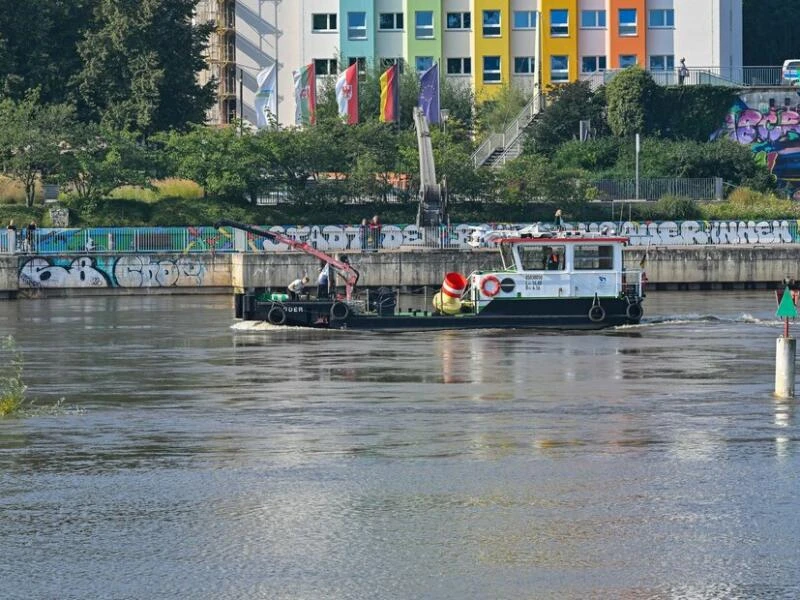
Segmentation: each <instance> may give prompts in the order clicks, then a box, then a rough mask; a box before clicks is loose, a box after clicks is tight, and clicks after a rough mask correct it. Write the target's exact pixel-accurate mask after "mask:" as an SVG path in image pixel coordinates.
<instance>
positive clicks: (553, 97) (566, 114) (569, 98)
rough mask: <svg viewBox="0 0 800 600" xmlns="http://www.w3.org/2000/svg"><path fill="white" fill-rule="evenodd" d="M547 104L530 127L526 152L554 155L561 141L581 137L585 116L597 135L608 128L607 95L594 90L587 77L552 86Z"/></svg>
mask: <svg viewBox="0 0 800 600" xmlns="http://www.w3.org/2000/svg"><path fill="white" fill-rule="evenodd" d="M546 104H547V107H546V109H545V110H544V111H543V112H542V114H541V115H540V116H539V117H538V118H537V119H536V120H535V121H534V122H533V125H532V126H531V128H530V129H529V130H528V137H527V139H526V141H525V151H526V152H539V153H542V154H546V155H548V156H550V155H552V154H553V153H554V152H555V151H556V149H557V148H558V147H559V146H560V145H561V144H563V143H565V142H568V141H569V140H574V139H577V138H578V134H579V133H580V122H581V121H582V120H589V121H590V122H591V128H592V129H593V130H594V134H595V135H596V136H602V135H604V134H606V133H607V132H608V126H607V125H606V120H605V115H604V111H605V97H604V95H603V94H596V93H594V92H592V89H591V86H590V85H589V82H588V81H579V82H576V83H568V84H565V85H558V86H553V87H551V88H550V89H549V90H548V93H547V97H546Z"/></svg>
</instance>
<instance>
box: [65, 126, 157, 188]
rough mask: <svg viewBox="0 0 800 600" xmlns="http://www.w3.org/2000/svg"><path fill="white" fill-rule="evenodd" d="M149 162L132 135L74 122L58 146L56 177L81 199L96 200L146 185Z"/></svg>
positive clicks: (144, 151) (143, 149) (150, 167)
mask: <svg viewBox="0 0 800 600" xmlns="http://www.w3.org/2000/svg"><path fill="white" fill-rule="evenodd" d="M151 169H152V162H151V161H150V160H149V157H148V155H147V151H146V150H145V148H144V147H143V146H142V145H141V144H139V143H138V142H137V141H136V140H135V139H134V136H133V135H132V134H130V133H126V132H115V131H103V130H102V128H101V127H100V126H99V125H97V124H96V123H78V124H76V125H75V126H74V127H73V131H72V132H71V134H70V135H69V136H68V139H67V140H64V141H63V142H61V144H60V145H59V161H58V171H57V173H56V176H57V178H58V179H59V180H60V181H61V182H63V183H64V184H66V185H67V186H68V187H69V188H70V189H71V190H72V191H74V193H75V194H76V195H77V197H78V198H79V199H81V200H90V199H94V200H97V199H99V198H101V197H103V196H107V195H108V194H109V193H110V192H111V190H113V189H114V188H116V187H119V186H121V185H141V186H144V185H147V183H148V180H149V175H150V173H149V171H150V170H151Z"/></svg>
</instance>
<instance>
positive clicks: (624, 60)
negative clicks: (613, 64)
mask: <svg viewBox="0 0 800 600" xmlns="http://www.w3.org/2000/svg"><path fill="white" fill-rule="evenodd" d="M637 62H638V61H637V60H636V55H635V54H620V55H619V68H620V69H627V68H628V67H633V66H635V65H636V63H637Z"/></svg>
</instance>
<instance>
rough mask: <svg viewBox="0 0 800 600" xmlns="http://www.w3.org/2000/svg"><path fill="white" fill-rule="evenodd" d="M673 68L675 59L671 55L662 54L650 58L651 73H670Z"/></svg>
mask: <svg viewBox="0 0 800 600" xmlns="http://www.w3.org/2000/svg"><path fill="white" fill-rule="evenodd" d="M674 68H675V57H674V56H673V55H672V54H663V55H660V56H651V57H650V70H651V71H672V70H673V69H674Z"/></svg>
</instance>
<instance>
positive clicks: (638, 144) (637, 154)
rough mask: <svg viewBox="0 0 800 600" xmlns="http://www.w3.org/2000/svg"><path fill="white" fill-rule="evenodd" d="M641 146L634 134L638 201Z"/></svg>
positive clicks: (637, 136)
mask: <svg viewBox="0 0 800 600" xmlns="http://www.w3.org/2000/svg"><path fill="white" fill-rule="evenodd" d="M640 148H641V144H640V141H639V134H638V133H637V134H636V200H638V199H639V150H640Z"/></svg>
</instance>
